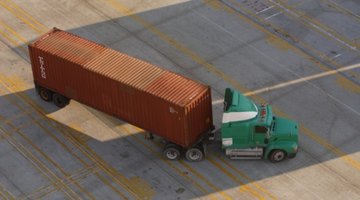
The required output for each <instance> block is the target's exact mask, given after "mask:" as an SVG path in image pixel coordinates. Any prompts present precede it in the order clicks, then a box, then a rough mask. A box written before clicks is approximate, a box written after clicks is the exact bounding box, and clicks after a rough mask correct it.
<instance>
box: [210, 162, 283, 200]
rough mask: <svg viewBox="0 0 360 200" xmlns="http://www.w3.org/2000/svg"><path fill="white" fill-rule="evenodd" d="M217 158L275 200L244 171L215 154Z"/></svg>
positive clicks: (273, 197)
mask: <svg viewBox="0 0 360 200" xmlns="http://www.w3.org/2000/svg"><path fill="white" fill-rule="evenodd" d="M217 158H219V159H220V161H221V163H223V164H225V165H226V166H227V167H229V168H230V169H232V170H234V171H235V172H236V173H237V174H238V175H240V176H241V177H242V178H244V179H245V180H247V181H248V182H249V183H251V184H252V185H254V186H255V187H257V188H258V189H259V190H260V191H262V192H263V193H265V194H267V195H268V196H269V197H270V198H271V199H274V200H276V199H277V198H276V197H275V196H274V195H273V194H271V193H270V192H269V191H267V190H266V189H265V188H263V187H262V186H261V185H260V184H258V183H256V182H255V181H254V180H253V179H251V178H250V177H249V176H248V175H246V174H245V173H244V172H242V171H240V170H239V169H237V168H236V167H234V166H233V165H231V164H230V163H229V162H228V161H226V160H225V159H224V158H222V157H221V156H217Z"/></svg>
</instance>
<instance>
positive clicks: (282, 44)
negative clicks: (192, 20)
mask: <svg viewBox="0 0 360 200" xmlns="http://www.w3.org/2000/svg"><path fill="white" fill-rule="evenodd" d="M230 1H231V2H232V3H233V4H234V5H236V6H237V7H239V8H241V9H242V10H243V11H244V12H245V13H246V14H247V15H250V16H252V17H254V18H256V19H257V20H258V21H260V22H262V23H263V24H265V25H269V26H272V27H273V28H274V29H276V30H278V31H279V32H283V33H284V34H286V35H289V34H288V33H286V31H284V30H282V29H281V28H279V27H277V26H275V25H274V24H270V23H268V22H266V21H265V20H264V19H262V18H260V17H259V16H258V15H256V14H254V13H252V12H250V11H248V10H247V9H246V8H244V7H243V6H242V5H241V4H240V3H238V2H236V1H233V0H230ZM204 2H205V3H206V4H208V5H209V6H210V7H215V8H217V9H219V8H222V9H224V10H225V11H226V12H228V13H230V14H234V15H236V16H237V17H239V18H240V19H241V20H242V21H244V22H247V23H249V24H251V25H252V26H253V27H255V28H256V29H258V30H260V31H261V32H263V33H264V34H266V35H267V37H268V41H269V43H272V44H273V45H275V46H277V47H278V48H280V49H281V48H283V49H286V50H288V49H291V50H292V51H294V52H296V53H298V54H299V55H302V56H303V57H304V58H306V59H307V60H310V61H311V62H313V63H314V64H316V65H317V66H318V67H319V68H320V69H321V70H323V71H329V70H330V69H329V68H328V67H326V66H325V65H323V64H321V63H319V62H318V61H316V60H314V58H313V57H311V56H310V55H308V54H306V53H305V52H303V51H302V50H301V49H299V48H298V47H295V46H294V45H292V44H291V43H290V42H288V41H287V40H284V39H283V38H280V37H278V36H277V35H275V34H274V33H272V32H270V31H268V30H267V29H266V28H264V27H262V26H260V25H258V24H257V23H254V22H253V21H252V20H251V19H248V18H247V17H245V16H243V15H242V14H240V13H238V12H235V11H234V10H233V9H232V8H230V7H229V6H227V5H224V4H221V3H220V2H218V1H213V0H208V1H204ZM291 38H292V39H293V40H295V41H296V42H297V43H299V44H300V45H301V46H304V47H305V48H306V49H308V50H310V51H312V52H314V53H315V54H317V55H318V56H320V57H321V58H322V59H323V60H325V61H326V62H329V63H330V64H332V65H334V66H335V67H337V68H341V67H342V66H341V65H340V64H338V63H337V62H336V61H335V60H334V59H331V58H329V57H328V56H326V55H325V54H324V53H322V52H320V51H318V50H316V49H315V48H313V47H311V46H310V45H308V44H306V43H304V42H302V41H301V40H299V39H297V38H295V37H294V36H291ZM272 60H273V59H272ZM349 73H350V74H351V76H353V77H356V78H358V79H359V78H360V76H359V74H358V73H355V72H349ZM336 76H337V78H338V79H339V81H338V82H339V83H340V85H341V86H343V87H344V89H346V90H348V91H353V92H356V93H360V86H359V85H357V84H355V83H353V82H351V81H350V80H348V79H346V78H345V77H344V76H342V75H336Z"/></svg>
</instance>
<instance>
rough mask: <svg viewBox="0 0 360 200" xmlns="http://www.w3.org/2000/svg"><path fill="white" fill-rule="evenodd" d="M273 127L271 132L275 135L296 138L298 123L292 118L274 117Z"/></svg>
mask: <svg viewBox="0 0 360 200" xmlns="http://www.w3.org/2000/svg"><path fill="white" fill-rule="evenodd" d="M274 123H275V125H274V126H275V127H274V128H273V133H274V135H275V136H285V137H286V136H290V137H293V138H294V139H296V141H297V139H298V133H299V130H298V127H299V126H298V124H297V123H296V122H294V121H292V120H289V119H285V118H281V117H275V119H274Z"/></svg>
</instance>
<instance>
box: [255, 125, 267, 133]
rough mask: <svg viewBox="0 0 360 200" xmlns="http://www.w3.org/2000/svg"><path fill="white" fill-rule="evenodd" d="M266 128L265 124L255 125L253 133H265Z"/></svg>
mask: <svg viewBox="0 0 360 200" xmlns="http://www.w3.org/2000/svg"><path fill="white" fill-rule="evenodd" d="M267 132H268V128H267V127H265V126H255V133H264V134H265V133H267Z"/></svg>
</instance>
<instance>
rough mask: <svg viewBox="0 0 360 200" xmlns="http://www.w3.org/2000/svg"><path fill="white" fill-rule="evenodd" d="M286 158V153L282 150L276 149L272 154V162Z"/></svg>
mask: <svg viewBox="0 0 360 200" xmlns="http://www.w3.org/2000/svg"><path fill="white" fill-rule="evenodd" d="M285 158H286V153H285V152H284V151H282V150H274V151H272V152H271V154H270V161H271V162H274V163H276V162H280V161H283V160H284V159H285Z"/></svg>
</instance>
